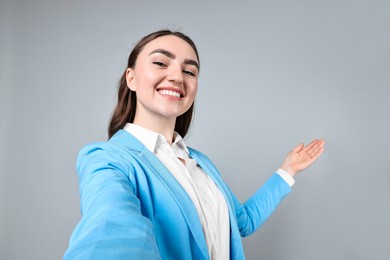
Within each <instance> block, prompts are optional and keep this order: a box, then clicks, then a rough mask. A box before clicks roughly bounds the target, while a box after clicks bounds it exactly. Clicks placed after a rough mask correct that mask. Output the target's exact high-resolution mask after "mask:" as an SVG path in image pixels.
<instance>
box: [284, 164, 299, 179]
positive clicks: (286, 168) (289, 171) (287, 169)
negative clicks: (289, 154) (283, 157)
mask: <svg viewBox="0 0 390 260" xmlns="http://www.w3.org/2000/svg"><path fill="white" fill-rule="evenodd" d="M280 169H282V170H284V171H285V172H287V173H288V174H289V175H290V176H291V177H294V176H295V174H297V173H296V172H295V171H293V170H292V169H291V168H290V167H287V166H285V165H282V167H280Z"/></svg>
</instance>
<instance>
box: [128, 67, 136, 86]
mask: <svg viewBox="0 0 390 260" xmlns="http://www.w3.org/2000/svg"><path fill="white" fill-rule="evenodd" d="M126 83H127V87H128V88H129V89H130V90H132V91H136V87H135V84H134V70H133V69H132V68H128V69H127V70H126Z"/></svg>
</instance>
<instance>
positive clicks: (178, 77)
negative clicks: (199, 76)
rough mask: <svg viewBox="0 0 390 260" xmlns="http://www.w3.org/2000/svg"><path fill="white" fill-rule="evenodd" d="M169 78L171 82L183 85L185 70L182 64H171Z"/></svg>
mask: <svg viewBox="0 0 390 260" xmlns="http://www.w3.org/2000/svg"><path fill="white" fill-rule="evenodd" d="M167 79H168V81H169V82H171V83H174V84H177V85H183V81H184V79H183V72H182V69H181V67H180V66H171V67H170V68H169V70H168V76H167Z"/></svg>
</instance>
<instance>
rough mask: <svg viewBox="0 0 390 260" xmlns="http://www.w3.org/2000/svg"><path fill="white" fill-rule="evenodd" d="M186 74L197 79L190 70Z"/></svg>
mask: <svg viewBox="0 0 390 260" xmlns="http://www.w3.org/2000/svg"><path fill="white" fill-rule="evenodd" d="M184 73H185V74H187V75H189V76H192V77H195V73H194V72H192V71H190V70H185V71H184Z"/></svg>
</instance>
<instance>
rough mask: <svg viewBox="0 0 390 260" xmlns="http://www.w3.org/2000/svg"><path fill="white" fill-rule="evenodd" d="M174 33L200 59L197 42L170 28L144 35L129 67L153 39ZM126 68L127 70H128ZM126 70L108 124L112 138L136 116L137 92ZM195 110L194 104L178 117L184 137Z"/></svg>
mask: <svg viewBox="0 0 390 260" xmlns="http://www.w3.org/2000/svg"><path fill="white" fill-rule="evenodd" d="M167 35H173V36H176V37H179V38H180V39H182V40H184V41H186V42H187V43H188V44H189V45H190V46H191V47H192V49H194V51H195V54H196V57H197V58H198V61H199V54H198V50H197V49H196V46H195V43H194V42H193V41H192V40H191V39H190V38H189V37H188V36H186V35H185V34H183V33H181V32H176V31H170V30H160V31H156V32H153V33H151V34H149V35H147V36H145V37H143V38H142V39H141V40H140V41H139V42H138V43H137V44H136V45H135V47H134V48H133V50H132V52H131V53H130V56H129V60H128V63H127V68H132V69H134V67H135V63H136V61H137V58H138V55H139V53H140V52H141V51H142V49H143V48H144V47H145V45H147V44H148V43H149V42H151V41H153V40H154V39H157V38H159V37H162V36H167ZM127 68H126V70H127ZM126 70H125V72H124V73H123V75H122V77H121V79H120V82H119V89H118V103H117V104H116V107H115V109H114V112H113V114H112V117H111V120H110V124H109V126H108V137H109V138H111V137H112V136H113V135H114V134H115V133H116V132H117V131H118V130H120V129H122V128H123V127H124V126H125V125H126V123H133V121H134V117H135V110H136V105H137V96H136V93H135V92H134V91H132V90H130V89H129V88H128V86H127V82H126ZM193 111H194V104H192V105H191V107H190V108H189V109H188V110H187V111H186V112H185V113H184V114H182V115H180V116H178V117H177V118H176V124H175V131H176V132H178V133H179V134H180V135H181V136H182V137H183V138H184V137H185V135H186V134H187V132H188V129H189V127H190V124H191V120H192V114H193Z"/></svg>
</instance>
